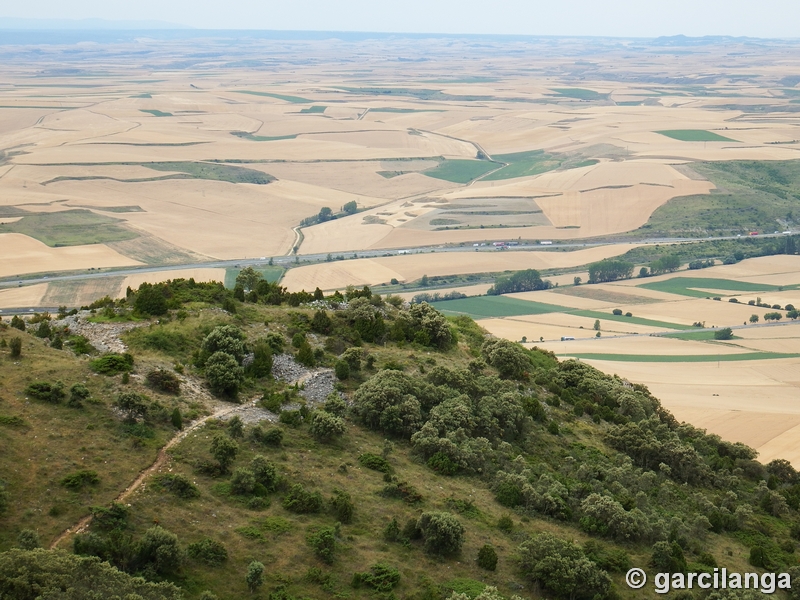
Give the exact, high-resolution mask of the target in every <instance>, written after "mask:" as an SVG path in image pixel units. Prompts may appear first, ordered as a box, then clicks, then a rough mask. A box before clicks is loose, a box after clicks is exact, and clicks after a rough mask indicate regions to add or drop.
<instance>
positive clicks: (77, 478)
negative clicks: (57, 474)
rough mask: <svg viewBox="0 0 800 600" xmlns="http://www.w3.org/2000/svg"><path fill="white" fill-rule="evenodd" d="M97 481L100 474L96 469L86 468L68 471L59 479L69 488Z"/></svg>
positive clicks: (79, 487) (74, 488)
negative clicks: (68, 472)
mask: <svg viewBox="0 0 800 600" xmlns="http://www.w3.org/2000/svg"><path fill="white" fill-rule="evenodd" d="M98 483H100V476H99V475H98V474H97V471H89V470H86V469H82V470H80V471H76V472H75V473H70V474H69V475H67V476H65V477H64V478H63V479H62V480H61V485H63V486H64V487H65V488H67V489H70V490H79V489H81V488H82V487H85V486H87V485H97V484H98Z"/></svg>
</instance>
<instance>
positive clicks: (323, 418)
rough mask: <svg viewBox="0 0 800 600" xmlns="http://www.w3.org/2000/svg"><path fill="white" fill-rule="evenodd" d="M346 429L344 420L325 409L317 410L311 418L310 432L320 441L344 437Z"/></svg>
mask: <svg viewBox="0 0 800 600" xmlns="http://www.w3.org/2000/svg"><path fill="white" fill-rule="evenodd" d="M345 431H346V428H345V425H344V421H343V420H342V419H341V418H339V417H337V416H336V415H332V414H331V413H329V412H325V411H319V410H318V411H316V412H315V413H314V415H313V417H312V418H311V426H310V427H309V433H311V435H312V436H313V437H314V439H316V440H317V441H319V442H328V441H331V440H332V439H335V438H339V437H342V436H343V435H344V433H345Z"/></svg>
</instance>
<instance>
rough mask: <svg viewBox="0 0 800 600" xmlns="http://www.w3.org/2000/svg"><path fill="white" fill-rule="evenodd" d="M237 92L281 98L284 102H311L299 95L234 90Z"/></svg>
mask: <svg viewBox="0 0 800 600" xmlns="http://www.w3.org/2000/svg"><path fill="white" fill-rule="evenodd" d="M235 91H236V92H237V93H239V94H250V95H251V96H263V97H265V98H275V99H276V100H283V101H284V102H291V103H292V104H309V103H311V102H313V101H312V100H309V99H308V98H301V97H300V96H286V95H284V94H272V93H270V92H253V91H250V90H235Z"/></svg>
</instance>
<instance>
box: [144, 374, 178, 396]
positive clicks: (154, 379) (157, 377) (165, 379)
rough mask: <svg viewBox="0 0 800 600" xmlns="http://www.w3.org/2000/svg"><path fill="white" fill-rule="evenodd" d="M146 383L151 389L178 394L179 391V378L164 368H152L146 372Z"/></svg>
mask: <svg viewBox="0 0 800 600" xmlns="http://www.w3.org/2000/svg"><path fill="white" fill-rule="evenodd" d="M147 383H148V385H149V386H150V387H152V388H153V389H156V390H158V391H160V392H166V393H168V394H179V393H180V391H181V380H180V379H178V377H177V375H175V374H174V373H170V372H169V371H167V370H165V369H154V370H153V371H150V372H149V373H148V374H147Z"/></svg>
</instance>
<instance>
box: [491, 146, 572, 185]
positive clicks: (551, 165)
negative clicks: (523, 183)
mask: <svg viewBox="0 0 800 600" xmlns="http://www.w3.org/2000/svg"><path fill="white" fill-rule="evenodd" d="M492 158H493V159H494V160H496V161H498V162H504V163H509V164H508V166H505V167H503V168H502V169H499V170H497V171H495V172H494V173H490V174H489V175H487V176H486V177H484V178H483V179H484V181H498V180H501V179H513V178H515V177H530V176H531V175H538V174H540V173H546V172H547V171H553V170H555V169H557V168H558V167H560V166H561V164H562V163H563V162H564V161H563V159H558V158H556V157H555V156H553V155H552V154H547V153H545V152H544V150H531V151H529V152H516V153H514V154H496V155H495V156H493V157H492Z"/></svg>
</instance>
